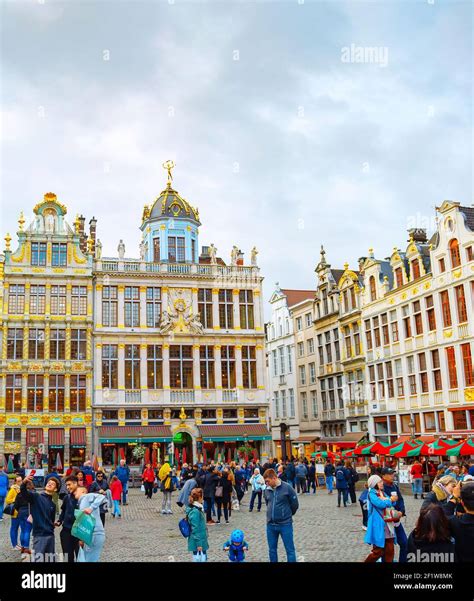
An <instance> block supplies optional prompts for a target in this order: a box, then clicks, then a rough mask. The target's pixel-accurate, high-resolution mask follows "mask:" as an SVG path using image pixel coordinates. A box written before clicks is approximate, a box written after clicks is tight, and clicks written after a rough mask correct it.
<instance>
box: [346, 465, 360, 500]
mask: <svg viewBox="0 0 474 601" xmlns="http://www.w3.org/2000/svg"><path fill="white" fill-rule="evenodd" d="M346 468H347V469H348V470H349V472H350V478H349V483H348V484H349V486H348V489H347V490H348V493H349V498H350V502H351V504H355V503H357V495H356V491H355V485H356V483H357V482H359V474H358V473H357V471H356V470H355V469H354V466H353V465H352V461H351V460H350V459H347V460H346Z"/></svg>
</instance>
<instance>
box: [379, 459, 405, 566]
mask: <svg viewBox="0 0 474 601" xmlns="http://www.w3.org/2000/svg"><path fill="white" fill-rule="evenodd" d="M394 475H395V470H393V469H392V468H391V467H384V468H382V480H383V490H384V493H385V494H386V495H387V497H390V496H392V495H394V494H396V495H397V500H396V502H395V504H394V508H395V509H396V510H397V511H401V513H402V514H403V515H406V513H405V501H404V499H403V495H402V493H401V492H400V489H399V487H398V486H397V485H396V484H394V482H393V478H394ZM395 534H396V535H397V544H398V546H399V547H400V554H399V557H398V562H399V563H406V562H407V554H408V538H407V535H406V532H405V529H404V528H403V525H402V523H401V522H400V523H399V524H398V526H397V527H396V528H395Z"/></svg>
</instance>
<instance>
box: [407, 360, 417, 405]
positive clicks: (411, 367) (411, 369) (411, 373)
mask: <svg viewBox="0 0 474 601" xmlns="http://www.w3.org/2000/svg"><path fill="white" fill-rule="evenodd" d="M407 368H408V382H409V384H410V394H411V395H414V394H416V374H415V358H414V357H413V355H411V356H410V357H407Z"/></svg>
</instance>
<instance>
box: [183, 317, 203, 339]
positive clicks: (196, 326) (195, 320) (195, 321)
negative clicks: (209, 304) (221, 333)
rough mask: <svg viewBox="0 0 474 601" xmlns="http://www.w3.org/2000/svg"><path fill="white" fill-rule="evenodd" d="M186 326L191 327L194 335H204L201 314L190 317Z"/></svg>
mask: <svg viewBox="0 0 474 601" xmlns="http://www.w3.org/2000/svg"><path fill="white" fill-rule="evenodd" d="M186 325H187V326H188V327H189V329H190V330H191V332H192V333H193V334H204V328H203V327H202V323H201V319H200V315H199V313H197V314H196V315H192V316H191V317H189V319H188V320H187V322H186Z"/></svg>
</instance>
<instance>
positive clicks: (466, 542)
mask: <svg viewBox="0 0 474 601" xmlns="http://www.w3.org/2000/svg"><path fill="white" fill-rule="evenodd" d="M459 499H461V504H462V506H463V508H464V513H460V514H458V515H455V512H456V505H457V501H458V500H459ZM445 512H446V513H447V514H448V515H449V518H448V519H449V528H450V530H451V534H452V536H453V537H454V548H455V555H456V561H462V562H469V563H473V562H474V482H472V481H471V482H463V484H462V488H461V483H459V484H457V486H455V487H454V490H453V497H452V499H450V500H449V501H448V503H447V510H446V511H445Z"/></svg>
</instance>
